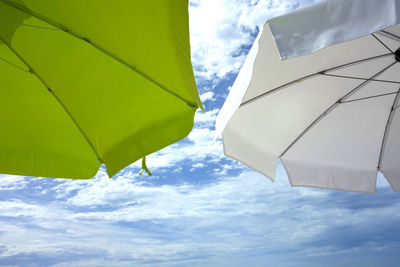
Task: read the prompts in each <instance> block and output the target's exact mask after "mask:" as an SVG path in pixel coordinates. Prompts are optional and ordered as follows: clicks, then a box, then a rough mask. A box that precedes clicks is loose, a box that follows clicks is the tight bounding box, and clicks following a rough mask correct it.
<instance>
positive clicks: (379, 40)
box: [371, 33, 393, 53]
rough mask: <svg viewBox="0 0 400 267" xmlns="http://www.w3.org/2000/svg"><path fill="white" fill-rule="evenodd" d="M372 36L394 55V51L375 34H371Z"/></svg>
mask: <svg viewBox="0 0 400 267" xmlns="http://www.w3.org/2000/svg"><path fill="white" fill-rule="evenodd" d="M371 35H372V36H373V37H374V38H375V39H376V40H377V41H378V42H379V43H381V44H382V45H383V46H384V47H385V48H386V49H387V50H389V51H390V52H392V53H393V51H392V49H390V48H389V47H388V46H387V45H386V44H385V43H384V42H383V41H382V40H381V39H379V38H378V37H376V36H375V34H373V33H371Z"/></svg>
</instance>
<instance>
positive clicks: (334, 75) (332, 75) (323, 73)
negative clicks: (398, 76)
mask: <svg viewBox="0 0 400 267" xmlns="http://www.w3.org/2000/svg"><path fill="white" fill-rule="evenodd" d="M320 74H321V75H324V76H331V77H338V78H347V79H354V80H363V81H372V82H383V83H396V84H400V82H397V81H390V80H380V79H367V78H361V77H355V76H346V75H337V74H328V73H325V72H321V73H320Z"/></svg>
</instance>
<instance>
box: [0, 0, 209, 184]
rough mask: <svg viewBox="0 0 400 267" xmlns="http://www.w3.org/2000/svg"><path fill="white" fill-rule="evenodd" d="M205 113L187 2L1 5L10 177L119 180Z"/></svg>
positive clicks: (32, 0)
mask: <svg viewBox="0 0 400 267" xmlns="http://www.w3.org/2000/svg"><path fill="white" fill-rule="evenodd" d="M198 107H200V108H202V105H201V102H200V99H199V96H198V92H197V89H196V84H195V80H194V76H193V70H192V65H191V61H190V45H189V30H188V2H187V0H182V1H181V0H179V1H178V0H163V1H158V0H146V1H128V0H127V1H123V0H119V1H108V0H85V1H78V0H40V1H37V0H24V1H22V0H0V127H1V128H0V172H1V173H8V174H20V175H32V176H46V177H64V178H90V177H93V176H94V175H95V174H96V172H97V171H98V168H99V166H100V165H101V164H103V163H104V164H105V166H106V169H107V172H108V174H109V176H110V177H111V176H113V175H114V174H115V173H116V172H118V171H119V170H121V169H122V168H124V167H125V166H127V165H129V164H130V163H132V162H134V161H136V160H138V159H140V158H143V157H144V156H146V155H148V154H150V153H152V152H155V151H157V150H159V149H161V148H163V147H165V146H167V145H169V144H171V143H173V142H176V141H178V140H180V139H182V138H183V137H185V136H186V135H187V134H188V133H189V132H190V130H191V129H192V127H193V117H194V113H195V111H196V109H197V108H198ZM143 163H144V162H143ZM143 167H144V169H146V168H145V164H143Z"/></svg>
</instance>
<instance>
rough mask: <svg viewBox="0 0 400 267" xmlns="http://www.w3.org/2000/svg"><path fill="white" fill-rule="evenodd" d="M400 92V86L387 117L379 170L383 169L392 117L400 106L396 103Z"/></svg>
mask: <svg viewBox="0 0 400 267" xmlns="http://www.w3.org/2000/svg"><path fill="white" fill-rule="evenodd" d="M399 93H400V88H399V90H398V91H397V93H396V97H395V98H394V100H393V104H392V108H391V109H390V113H389V116H388V119H387V122H386V126H385V132H384V133H383V138H382V145H381V151H380V153H379V160H378V167H377V169H378V170H380V169H381V165H382V158H383V153H384V148H385V145H386V140H387V136H388V134H389V129H390V123H391V122H392V118H393V114H394V111H395V109H396V108H397V107H399V106H397V107H396V105H397V103H398V100H399Z"/></svg>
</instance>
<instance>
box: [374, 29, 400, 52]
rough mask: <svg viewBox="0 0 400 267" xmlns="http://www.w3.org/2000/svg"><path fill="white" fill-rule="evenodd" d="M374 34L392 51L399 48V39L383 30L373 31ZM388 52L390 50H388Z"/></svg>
mask: <svg viewBox="0 0 400 267" xmlns="http://www.w3.org/2000/svg"><path fill="white" fill-rule="evenodd" d="M375 36H376V37H377V38H378V39H379V40H381V41H382V42H383V43H384V44H385V45H387V47H389V48H390V49H391V50H392V51H393V52H394V51H396V50H397V49H398V48H400V39H399V38H396V37H394V36H391V35H389V34H386V33H383V32H377V33H375ZM388 52H390V51H389V50H388Z"/></svg>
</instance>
